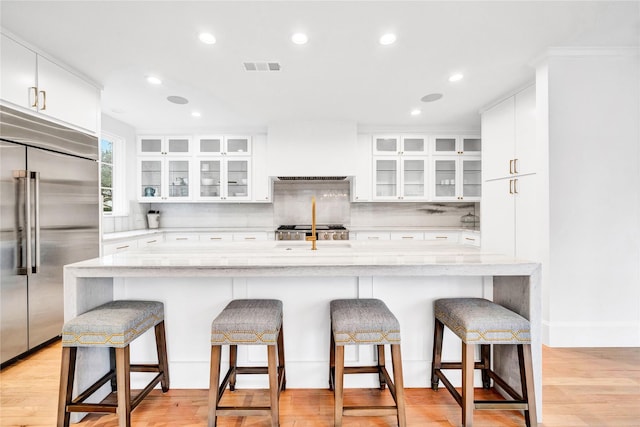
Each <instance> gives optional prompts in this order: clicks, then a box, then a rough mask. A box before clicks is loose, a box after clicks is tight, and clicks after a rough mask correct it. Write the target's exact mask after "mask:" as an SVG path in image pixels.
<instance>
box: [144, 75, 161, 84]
mask: <svg viewBox="0 0 640 427" xmlns="http://www.w3.org/2000/svg"><path fill="white" fill-rule="evenodd" d="M147 81H148V82H149V83H151V84H152V85H160V84H162V80H160V79H159V78H158V77H156V76H147Z"/></svg>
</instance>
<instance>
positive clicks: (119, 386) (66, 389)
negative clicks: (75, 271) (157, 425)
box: [58, 300, 169, 427]
mask: <svg viewBox="0 0 640 427" xmlns="http://www.w3.org/2000/svg"><path fill="white" fill-rule="evenodd" d="M151 328H155V336H156V350H157V353H158V363H157V364H134V365H131V364H130V360H129V344H130V343H131V342H132V341H133V340H135V339H136V338H138V337H139V336H140V335H142V334H143V333H144V332H146V331H147V330H149V329H151ZM78 347H108V348H109V349H110V357H111V369H110V371H109V372H108V373H107V374H106V375H104V376H103V377H102V378H100V379H99V380H98V381H97V382H96V383H94V384H93V385H92V386H90V387H89V388H87V390H85V391H84V392H82V393H80V394H79V395H78V397H76V398H75V399H73V397H72V396H73V381H74V376H75V362H76V356H77V349H78ZM131 372H155V373H156V375H155V376H154V377H153V379H152V380H151V381H150V382H149V383H148V385H147V386H146V387H145V388H144V389H143V390H142V391H140V393H139V394H138V395H137V396H135V397H132V395H131V389H130V373H131ZM108 381H111V389H112V391H114V392H116V395H117V404H109V403H85V400H86V399H87V398H89V397H90V396H91V395H92V394H93V393H94V392H95V391H97V390H98V389H99V388H100V387H102V385H104V384H106V383H107V382H108ZM158 383H160V384H161V387H162V391H164V392H166V391H167V390H169V368H168V363H167V349H166V338H165V330H164V305H163V304H162V303H161V302H157V301H129V300H119V301H112V302H109V303H106V304H103V305H101V306H99V307H96V308H94V309H92V310H89V311H87V312H86V313H83V314H81V315H79V316H77V317H75V318H73V319H71V320H69V321H68V322H66V323H65V324H64V326H63V327H62V365H61V375H60V395H59V404H58V426H68V425H69V421H70V413H71V412H107V413H109V412H111V413H116V414H117V415H118V422H119V425H120V426H121V427H124V426H129V425H130V424H131V411H132V410H133V409H135V407H136V406H138V404H139V403H140V402H141V401H142V399H144V397H145V396H146V395H147V394H149V392H150V391H151V390H152V389H153V388H154V387H155V386H156V385H157V384H158Z"/></svg>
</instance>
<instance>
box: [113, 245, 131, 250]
mask: <svg viewBox="0 0 640 427" xmlns="http://www.w3.org/2000/svg"><path fill="white" fill-rule="evenodd" d="M128 247H129V245H124V246H118V247H117V248H116V250H120V249H127V248H128Z"/></svg>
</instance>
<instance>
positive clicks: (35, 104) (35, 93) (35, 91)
mask: <svg viewBox="0 0 640 427" xmlns="http://www.w3.org/2000/svg"><path fill="white" fill-rule="evenodd" d="M29 90H33V104H31V108H38V88H37V87H35V86H31V87H30V88H29Z"/></svg>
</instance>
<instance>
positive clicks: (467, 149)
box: [431, 136, 482, 156]
mask: <svg viewBox="0 0 640 427" xmlns="http://www.w3.org/2000/svg"><path fill="white" fill-rule="evenodd" d="M481 145H482V144H481V139H480V137H479V136H434V137H431V146H432V147H433V149H432V150H433V151H432V153H433V154H436V155H438V154H444V155H447V154H451V155H453V154H469V155H474V154H475V155H478V156H479V155H480V149H481Z"/></svg>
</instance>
